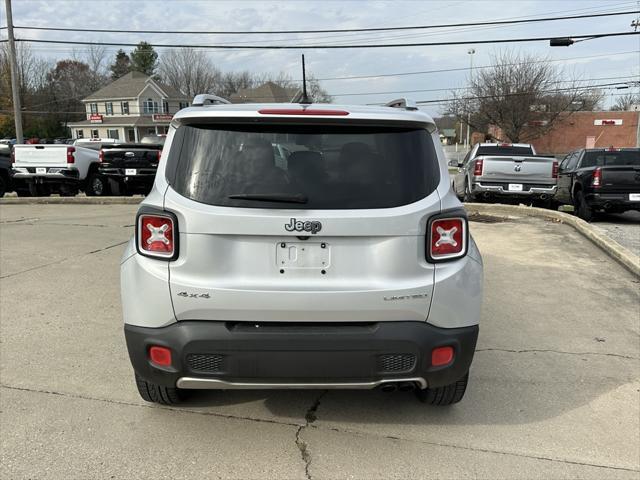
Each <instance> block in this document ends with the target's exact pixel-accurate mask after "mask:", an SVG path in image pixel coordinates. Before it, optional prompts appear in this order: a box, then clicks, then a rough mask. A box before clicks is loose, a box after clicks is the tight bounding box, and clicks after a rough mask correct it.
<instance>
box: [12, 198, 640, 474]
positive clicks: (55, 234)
mask: <svg viewBox="0 0 640 480" xmlns="http://www.w3.org/2000/svg"><path fill="white" fill-rule="evenodd" d="M136 208H137V207H136V206H135V205H104V206H100V205H2V206H0V252H1V254H0V342H1V344H0V346H1V348H0V367H1V370H0V383H1V385H0V410H1V411H0V427H1V428H0V445H1V448H0V465H1V466H0V469H1V470H0V477H2V478H43V477H47V478H150V477H155V478H260V479H263V478H287V479H288V478H299V479H305V478H312V479H329V478H330V479H335V478H345V479H346V478H363V479H365V478H367V479H368V478H429V477H437V478H532V477H537V478H569V477H570V478H576V477H579V478H598V479H600V478H630V479H631V478H632V479H637V478H638V476H639V475H640V473H639V472H640V401H639V400H640V393H639V391H640V369H639V368H638V367H639V366H640V294H639V292H640V283H639V282H638V279H637V278H635V277H633V276H632V275H631V274H630V273H628V272H627V271H626V270H625V269H623V268H622V267H621V266H620V265H618V264H617V263H615V262H614V261H613V260H611V259H610V258H609V257H608V256H607V255H605V254H604V253H603V252H602V251H601V250H599V249H598V248H597V247H595V246H593V245H592V244H591V243H590V242H589V241H587V240H585V239H584V238H582V237H581V236H580V235H579V234H578V233H577V232H575V231H574V230H573V229H571V228H570V227H568V226H566V225H561V224H557V223H551V222H546V221H542V220H537V219H533V218H522V219H513V220H509V221H505V222H499V223H484V222H474V223H472V226H471V229H472V233H473V234H474V236H475V238H476V241H477V242H478V244H479V247H480V250H481V252H482V254H483V257H484V261H485V303H484V307H483V316H482V323H481V334H480V339H479V344H478V352H477V354H476V357H475V360H474V364H473V366H472V372H471V383H470V387H469V390H468V391H467V395H466V397H465V398H464V400H463V401H462V402H461V403H459V404H458V405H456V406H454V407H451V408H434V407H427V406H425V405H423V404H421V403H419V402H418V401H417V400H416V399H415V398H414V396H413V395H412V394H411V393H401V392H396V393H391V394H388V393H383V392H379V391H370V392H363V391H358V392H349V391H329V392H323V391H265V392H261V391H235V392H231V391H230V392H199V393H198V394H197V395H194V396H193V398H192V399H191V400H190V401H188V402H187V403H185V404H184V405H183V406H181V407H179V408H173V407H172V408H168V407H160V406H155V405H149V404H147V403H145V402H144V401H143V400H141V399H140V398H139V396H138V394H137V391H136V390H135V386H134V383H133V375H132V372H131V369H130V366H129V362H128V358H127V353H126V347H125V344H124V338H123V334H122V318H121V311H120V300H119V281H118V276H119V257H120V255H121V252H122V249H123V248H124V243H126V241H127V240H128V238H129V236H130V235H131V234H132V224H133V215H134V212H135V210H136Z"/></svg>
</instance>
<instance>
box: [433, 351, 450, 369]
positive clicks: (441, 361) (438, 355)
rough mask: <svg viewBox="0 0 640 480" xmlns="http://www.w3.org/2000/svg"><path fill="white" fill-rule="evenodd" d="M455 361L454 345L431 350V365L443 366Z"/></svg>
mask: <svg viewBox="0 0 640 480" xmlns="http://www.w3.org/2000/svg"><path fill="white" fill-rule="evenodd" d="M451 362H453V347H438V348H434V349H433V350H432V351H431V366H432V367H442V366H443V365H449V364H450V363H451Z"/></svg>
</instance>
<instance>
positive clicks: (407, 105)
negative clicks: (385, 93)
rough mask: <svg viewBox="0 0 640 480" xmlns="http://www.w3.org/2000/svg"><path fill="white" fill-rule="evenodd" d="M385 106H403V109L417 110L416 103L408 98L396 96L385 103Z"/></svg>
mask: <svg viewBox="0 0 640 480" xmlns="http://www.w3.org/2000/svg"><path fill="white" fill-rule="evenodd" d="M385 107H393V108H404V109H405V110H418V104H417V103H416V102H415V101H413V100H409V99H408V98H398V99H396V100H392V101H391V102H389V103H387V104H386V105H385Z"/></svg>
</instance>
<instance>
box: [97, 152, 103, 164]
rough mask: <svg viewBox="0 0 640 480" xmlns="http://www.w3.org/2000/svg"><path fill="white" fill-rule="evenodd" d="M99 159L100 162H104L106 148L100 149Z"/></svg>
mask: <svg viewBox="0 0 640 480" xmlns="http://www.w3.org/2000/svg"><path fill="white" fill-rule="evenodd" d="M98 161H99V162H100V163H102V162H104V150H100V153H98Z"/></svg>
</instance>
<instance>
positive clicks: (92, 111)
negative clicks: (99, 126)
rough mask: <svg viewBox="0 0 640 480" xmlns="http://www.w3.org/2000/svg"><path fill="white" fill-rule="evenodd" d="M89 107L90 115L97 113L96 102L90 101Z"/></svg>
mask: <svg viewBox="0 0 640 480" xmlns="http://www.w3.org/2000/svg"><path fill="white" fill-rule="evenodd" d="M89 108H90V109H91V115H97V114H98V104H97V103H90V104H89Z"/></svg>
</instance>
